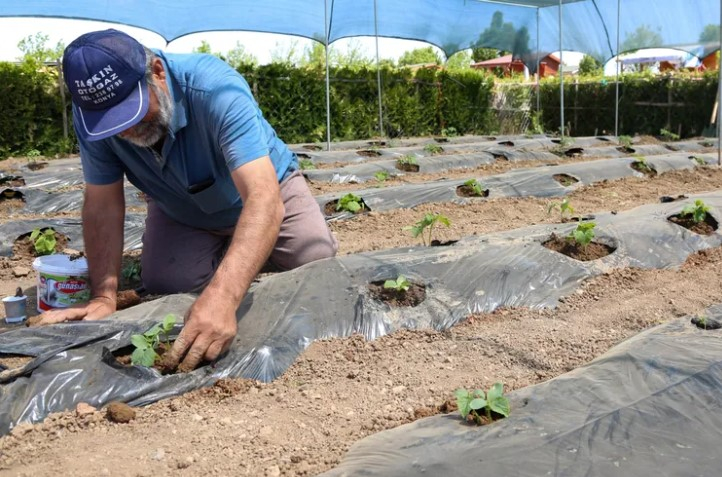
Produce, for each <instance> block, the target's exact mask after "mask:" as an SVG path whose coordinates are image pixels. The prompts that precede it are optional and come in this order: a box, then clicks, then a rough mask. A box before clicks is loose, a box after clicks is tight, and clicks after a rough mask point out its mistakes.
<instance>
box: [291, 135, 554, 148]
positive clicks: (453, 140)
mask: <svg viewBox="0 0 722 477" xmlns="http://www.w3.org/2000/svg"><path fill="white" fill-rule="evenodd" d="M533 137H534V138H537V139H545V138H547V136H546V135H544V134H538V135H535V136H533ZM521 138H526V136H525V135H519V134H514V135H493V136H492V135H489V136H476V135H466V136H435V137H415V138H414V137H412V138H376V139H362V140H357V141H338V142H332V143H331V151H347V150H351V149H369V148H379V147H397V146H399V147H411V146H421V147H423V146H425V145H427V144H439V145H449V144H469V143H480V142H494V141H507V140H515V139H521ZM289 147H290V148H291V150H293V151H301V152H303V151H311V152H314V151H325V150H326V142H318V143H300V144H290V145H289Z"/></svg>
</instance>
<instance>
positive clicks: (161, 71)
mask: <svg viewBox="0 0 722 477" xmlns="http://www.w3.org/2000/svg"><path fill="white" fill-rule="evenodd" d="M151 69H152V71H153V75H154V76H156V77H157V78H158V79H159V80H162V81H165V68H163V62H162V61H161V60H160V58H153V61H152V62H151Z"/></svg>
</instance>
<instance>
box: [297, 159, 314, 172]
mask: <svg viewBox="0 0 722 477" xmlns="http://www.w3.org/2000/svg"><path fill="white" fill-rule="evenodd" d="M298 167H300V168H301V170H302V171H305V170H308V169H315V168H316V166H315V165H314V163H313V161H312V160H311V159H301V160H300V161H298Z"/></svg>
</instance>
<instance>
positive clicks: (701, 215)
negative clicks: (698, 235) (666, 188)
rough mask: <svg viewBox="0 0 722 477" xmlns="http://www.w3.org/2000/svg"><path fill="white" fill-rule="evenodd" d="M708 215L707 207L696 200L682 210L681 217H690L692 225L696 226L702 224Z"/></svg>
mask: <svg viewBox="0 0 722 477" xmlns="http://www.w3.org/2000/svg"><path fill="white" fill-rule="evenodd" d="M708 213H709V206H707V205H706V204H705V203H704V202H703V201H702V200H700V199H697V200H695V201H694V204H689V205H686V206H685V207H684V208H683V209H682V213H681V215H691V216H692V220H693V221H694V223H696V224H698V223H700V222H703V221H704V219H705V218H706V217H707V214H708Z"/></svg>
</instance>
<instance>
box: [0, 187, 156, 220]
mask: <svg viewBox="0 0 722 477" xmlns="http://www.w3.org/2000/svg"><path fill="white" fill-rule="evenodd" d="M7 189H11V190H13V191H14V192H15V196H16V197H18V194H19V197H21V198H22V203H19V204H18V206H17V207H16V208H15V212H17V213H22V214H53V213H58V212H77V211H80V210H81V209H82V207H83V191H82V190H69V191H62V192H49V191H45V190H41V189H28V188H25V187H9V188H3V187H1V186H0V192H2V191H4V190H7ZM124 193H125V206H126V207H145V206H146V203H145V200H143V199H141V198H140V196H139V193H140V191H139V190H138V189H136V188H135V187H132V186H130V187H125V189H124ZM0 200H2V198H0Z"/></svg>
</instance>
